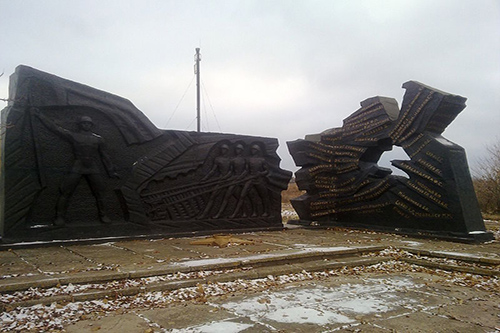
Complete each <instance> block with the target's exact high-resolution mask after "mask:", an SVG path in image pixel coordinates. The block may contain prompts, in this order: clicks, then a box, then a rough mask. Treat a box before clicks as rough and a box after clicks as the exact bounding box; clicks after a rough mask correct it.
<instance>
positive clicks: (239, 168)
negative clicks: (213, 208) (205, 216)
mask: <svg viewBox="0 0 500 333" xmlns="http://www.w3.org/2000/svg"><path fill="white" fill-rule="evenodd" d="M244 150H245V148H244V147H243V144H241V143H237V144H236V146H235V147H234V153H235V155H236V156H234V157H233V158H232V159H231V173H232V175H231V178H232V180H233V182H232V183H231V185H230V186H229V187H228V188H227V190H226V193H225V194H224V198H223V199H222V204H221V206H220V208H219V212H218V213H217V214H216V215H215V216H214V218H219V217H220V216H221V215H222V214H223V213H224V210H225V209H226V207H227V204H228V203H229V198H230V197H231V195H235V196H236V197H237V198H238V197H239V195H240V194H241V192H242V190H241V186H242V185H241V183H242V179H243V178H244V177H245V176H246V175H247V174H248V170H247V163H246V160H245V158H244V157H243V156H242V155H243V151H244ZM243 216H245V213H243Z"/></svg>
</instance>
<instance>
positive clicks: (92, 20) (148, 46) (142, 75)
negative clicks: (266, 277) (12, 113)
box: [0, 0, 500, 170]
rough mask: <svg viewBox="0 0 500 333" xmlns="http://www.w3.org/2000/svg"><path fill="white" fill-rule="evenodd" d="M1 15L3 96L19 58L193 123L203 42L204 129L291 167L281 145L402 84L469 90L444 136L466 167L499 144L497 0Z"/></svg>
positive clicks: (152, 6) (177, 124)
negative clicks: (257, 143) (274, 152)
mask: <svg viewBox="0 0 500 333" xmlns="http://www.w3.org/2000/svg"><path fill="white" fill-rule="evenodd" d="M0 17H1V18H0V45H1V51H0V71H2V70H3V71H5V74H4V76H3V77H1V78H0V98H6V97H7V95H8V76H9V75H10V74H12V73H13V72H14V69H15V67H16V66H17V65H19V64H24V65H28V66H31V67H35V68H37V69H40V70H42V71H46V72H50V73H53V74H56V75H58V76H61V77H64V78H67V79H70V80H73V81H77V82H80V83H84V84H87V85H90V86H93V87H95V88H98V89H102V90H105V91H108V92H111V93H114V94H117V95H120V96H122V97H125V98H128V99H130V100H131V101H132V102H133V103H134V104H135V105H136V106H137V107H138V108H139V109H140V110H142V111H143V112H144V113H145V114H146V115H147V116H148V117H149V118H150V119H151V120H152V121H153V122H154V123H155V124H156V125H157V126H158V127H160V128H168V129H180V130H186V129H187V130H195V129H196V122H195V121H194V119H195V116H196V103H195V99H196V89H195V82H192V84H191V86H190V88H189V89H188V86H189V84H190V82H191V81H192V79H193V77H194V73H193V56H194V49H195V48H196V47H201V53H202V62H201V77H202V82H203V87H204V91H205V92H206V94H205V95H206V96H208V98H209V99H208V98H207V97H206V96H204V99H203V102H202V104H203V107H202V118H203V130H205V131H212V132H219V131H222V132H225V133H241V134H250V135H257V136H270V137H277V138H278V139H279V140H280V144H281V147H280V149H279V154H280V156H281V157H282V159H283V162H282V167H283V168H286V169H289V170H295V169H296V168H295V167H294V164H293V161H292V159H291V157H290V156H289V154H288V151H287V149H286V143H285V142H286V141H290V140H295V139H297V138H303V137H304V136H305V135H306V134H310V133H317V132H321V131H323V130H325V129H327V128H332V127H340V126H341V125H342V119H344V118H346V117H347V116H349V115H350V114H351V113H352V112H354V111H355V110H357V109H358V107H359V102H361V101H362V100H364V99H366V98H368V97H372V96H376V95H381V96H389V97H394V98H396V99H397V100H398V102H399V103H400V104H401V99H402V96H403V93H404V90H403V89H402V88H401V85H402V83H404V82H406V81H408V80H417V81H420V82H422V83H425V84H427V85H430V86H433V87H435V88H438V89H440V90H444V91H446V92H450V93H453V94H457V95H461V96H464V97H467V98H468V101H467V105H468V106H467V108H466V109H465V110H464V111H463V112H462V113H461V114H460V115H459V116H458V118H457V119H456V120H455V121H454V122H453V123H452V124H451V125H450V126H449V128H448V129H447V130H446V131H445V133H444V136H445V137H446V138H448V139H449V140H451V141H453V142H455V143H457V144H459V145H461V146H463V147H464V148H465V149H466V151H467V154H468V158H469V164H470V165H471V166H472V167H473V168H474V167H475V165H476V163H477V161H478V158H480V157H481V156H484V155H485V154H486V152H485V147H486V146H487V145H488V144H491V143H492V142H495V141H498V140H500V133H499V125H500V1H498V0H407V1H405V0H394V1H392V0H370V1H361V0H360V1H357V0H324V1H311V0H308V1H301V0H282V1H280V0H273V1H265V0H254V1H252V0H239V1H238V0H230V1H229V0H228V1H222V0H221V1H218V0H213V1H209V0H204V1H186V0H182V1H181V0H179V1H167V0H165V1H159V0H158V1H153V0H140V1H139V0H136V1H127V0H119V1H107V0H98V1H94V0H44V1H39V0H24V1H21V0H19V1H13V0H0ZM184 93H186V95H185V97H184V99H183V100H182V102H181V103H180V104H179V102H180V101H181V98H182V96H183V95H184ZM2 103H3V102H2ZM3 104H4V105H3V106H5V105H6V104H5V103H3ZM178 104H179V106H178V108H177V111H176V112H175V114H173V112H174V110H175V109H176V106H177V105H178ZM0 106H2V105H1V104H0ZM3 106H2V107H3ZM214 114H215V116H214ZM169 119H170V120H169ZM216 120H217V121H218V124H217V121H216ZM219 126H220V129H219ZM389 158H390V156H389ZM381 164H384V162H381ZM384 165H385V164H384Z"/></svg>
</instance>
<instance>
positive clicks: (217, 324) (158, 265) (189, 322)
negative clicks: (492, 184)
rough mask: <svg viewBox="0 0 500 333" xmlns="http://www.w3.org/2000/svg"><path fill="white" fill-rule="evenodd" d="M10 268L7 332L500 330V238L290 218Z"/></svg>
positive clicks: (102, 246) (66, 253)
mask: <svg viewBox="0 0 500 333" xmlns="http://www.w3.org/2000/svg"><path fill="white" fill-rule="evenodd" d="M488 223H489V224H488V225H489V227H490V229H494V228H497V227H498V223H497V222H493V221H491V222H488ZM496 230H498V229H496ZM497 235H498V233H497ZM196 243H201V244H196ZM0 265H1V266H0V276H1V278H0V291H1V292H2V294H1V295H0V297H1V298H0V306H1V307H2V312H1V313H0V330H1V331H34V332H38V331H40V332H41V331H54V332H57V331H64V332H96V331H101V332H498V331H500V307H499V304H500V242H499V241H498V239H497V240H496V241H492V242H489V243H485V244H464V243H456V242H449V241H443V240H436V239H428V238H410V237H405V236H401V235H394V234H388V233H378V232H367V231H359V230H349V229H341V228H333V229H326V230H325V229H303V228H291V229H285V230H283V231H274V232H254V233H245V234H238V235H233V236H232V237H230V236H227V235H226V236H222V237H219V238H210V237H193V238H170V239H142V240H122V241H112V242H106V243H97V244H69V243H68V244H57V245H53V246H44V247H27V248H26V247H12V248H10V249H9V248H6V249H4V250H2V251H0Z"/></svg>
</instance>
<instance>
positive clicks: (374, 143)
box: [288, 81, 493, 241]
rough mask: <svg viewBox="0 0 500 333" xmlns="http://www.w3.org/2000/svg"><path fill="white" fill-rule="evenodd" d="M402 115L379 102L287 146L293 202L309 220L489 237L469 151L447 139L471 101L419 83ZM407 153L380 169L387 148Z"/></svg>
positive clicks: (386, 101)
mask: <svg viewBox="0 0 500 333" xmlns="http://www.w3.org/2000/svg"><path fill="white" fill-rule="evenodd" d="M403 88H405V89H406V93H405V95H404V100H403V105H402V107H401V110H399V108H398V104H397V101H396V100H394V99H392V98H386V97H374V98H369V99H367V100H365V101H363V102H361V108H360V109H359V110H357V111H356V112H354V113H353V114H352V115H350V116H349V117H348V118H346V119H344V124H343V126H342V127H341V128H333V129H330V130H327V131H324V132H323V133H320V134H317V135H308V136H306V138H305V140H297V141H293V142H288V148H289V151H290V153H291V154H292V156H293V158H294V161H295V163H296V165H297V166H301V167H302V168H301V169H300V170H299V171H297V173H296V181H297V184H298V186H299V189H301V190H306V191H307V193H306V194H304V195H302V196H300V197H298V198H296V199H293V200H292V205H293V207H294V208H295V210H296V211H297V213H298V215H299V217H300V219H301V220H302V222H303V223H306V224H308V223H310V222H311V221H316V222H317V223H319V224H320V225H341V226H351V227H361V228H369V229H385V230H398V231H402V232H408V233H421V234H432V235H438V236H443V237H452V238H456V239H464V240H471V241H476V240H477V241H484V240H490V239H493V235H492V234H491V233H489V232H486V230H485V226H484V222H483V219H482V217H481V212H480V210H479V205H478V203H477V199H476V196H475V192H474V188H473V186H472V180H471V177H470V173H469V169H468V165H467V160H466V156H465V151H464V149H463V148H462V147H460V146H458V145H456V144H454V143H452V142H450V141H448V140H446V139H445V138H444V137H442V136H441V134H442V133H443V131H444V130H445V128H446V127H447V126H448V125H449V124H450V123H451V122H452V121H453V120H454V119H455V117H456V116H457V115H458V114H459V113H460V112H461V111H462V110H463V109H464V108H465V101H466V99H465V98H463V97H460V96H456V95H451V94H448V93H445V92H442V91H439V90H436V89H434V88H431V87H428V86H425V85H423V84H421V83H418V82H415V81H409V82H407V83H405V84H404V85H403ZM394 145H395V146H400V147H402V148H403V149H404V151H405V152H406V153H407V155H408V156H409V157H410V160H396V161H392V162H391V163H392V164H393V166H395V167H397V168H399V169H401V170H403V171H404V172H405V173H406V174H407V175H408V177H403V176H395V175H391V173H392V170H390V169H387V168H382V167H380V166H378V165H377V162H378V161H379V159H380V157H381V155H382V154H383V152H384V151H388V150H391V149H392V147H393V146H394Z"/></svg>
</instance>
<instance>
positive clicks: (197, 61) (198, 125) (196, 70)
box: [194, 47, 201, 132]
mask: <svg viewBox="0 0 500 333" xmlns="http://www.w3.org/2000/svg"><path fill="white" fill-rule="evenodd" d="M194 61H195V64H194V73H195V74H196V128H197V132H201V118H200V61H201V54H200V48H199V47H197V48H196V54H195V55H194Z"/></svg>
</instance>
